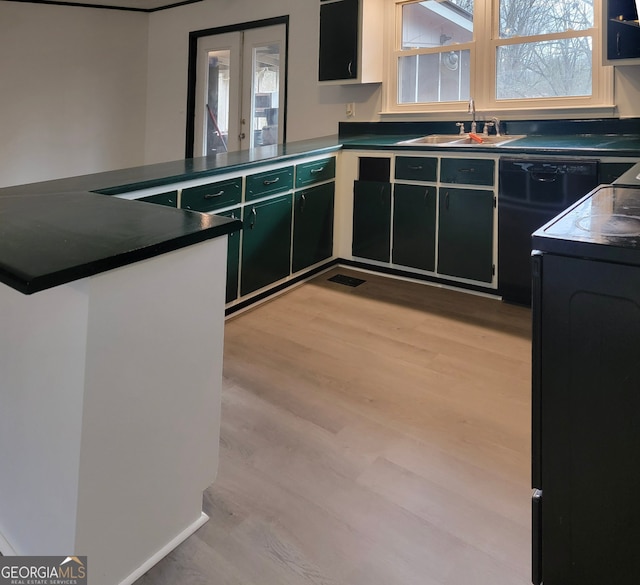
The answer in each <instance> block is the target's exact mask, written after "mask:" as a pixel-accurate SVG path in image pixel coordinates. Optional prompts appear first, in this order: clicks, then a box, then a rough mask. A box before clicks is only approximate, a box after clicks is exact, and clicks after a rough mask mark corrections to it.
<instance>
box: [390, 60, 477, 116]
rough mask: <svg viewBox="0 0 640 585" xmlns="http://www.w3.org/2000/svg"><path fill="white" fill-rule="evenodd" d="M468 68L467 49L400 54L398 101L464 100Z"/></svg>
mask: <svg viewBox="0 0 640 585" xmlns="http://www.w3.org/2000/svg"><path fill="white" fill-rule="evenodd" d="M470 71H471V67H470V52H469V51H468V50H467V51H445V52H443V53H429V54H426V55H411V56H407V57H400V59H399V61H398V102H399V103H401V104H411V103H425V102H448V101H466V100H468V99H469V83H470Z"/></svg>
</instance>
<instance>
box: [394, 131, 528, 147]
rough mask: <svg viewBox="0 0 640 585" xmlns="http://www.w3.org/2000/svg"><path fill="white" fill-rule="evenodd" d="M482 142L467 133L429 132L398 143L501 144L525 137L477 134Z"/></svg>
mask: <svg viewBox="0 0 640 585" xmlns="http://www.w3.org/2000/svg"><path fill="white" fill-rule="evenodd" d="M477 136H479V137H480V138H481V139H482V142H477V141H475V140H473V139H472V138H471V137H470V136H469V135H468V134H429V135H427V136H420V137H419V138H413V139H411V140H401V141H400V142H396V144H398V145H406V146H412V145H415V146H419V145H421V144H438V145H440V146H502V145H503V144H507V143H509V142H513V141H514V140H519V139H520V138H525V135H524V134H514V135H512V136H496V135H495V134H492V135H490V136H483V135H482V134H478V135H477Z"/></svg>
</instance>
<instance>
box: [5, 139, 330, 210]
mask: <svg viewBox="0 0 640 585" xmlns="http://www.w3.org/2000/svg"><path fill="white" fill-rule="evenodd" d="M340 146H341V145H340V143H339V142H338V137H337V136H329V137H325V138H317V139H313V140H302V141H299V142H293V143H289V144H284V145H283V144H280V145H273V146H261V147H259V148H254V149H253V150H243V151H241V152H229V153H226V154H219V155H217V156H207V157H200V158H191V159H181V160H176V161H171V162H166V163H157V164H153V165H144V166H141V167H132V168H129V169H119V170H117V171H109V172H105V173H95V174H92V175H80V176H77V177H69V178H64V179H57V180H54V181H44V182H41V183H30V184H28V185H18V186H16V187H7V188H5V189H0V197H1V196H2V195H3V194H4V193H5V192H9V193H12V194H19V193H29V194H32V193H53V192H58V193H61V192H63V191H94V192H99V193H103V194H105V195H119V194H122V193H127V192H130V191H137V190H139V189H147V188H150V187H160V186H162V185H171V184H173V183H179V182H182V181H189V180H192V179H199V178H206V177H214V176H215V175H220V174H223V173H233V172H236V171H237V172H241V171H243V170H245V169H247V168H249V167H256V166H260V165H266V164H269V163H273V162H274V161H276V160H277V161H278V162H285V161H287V160H292V161H293V160H295V159H296V158H300V157H302V156H305V155H308V154H309V153H313V154H322V153H323V152H327V153H330V152H335V151H337V150H339V149H340Z"/></svg>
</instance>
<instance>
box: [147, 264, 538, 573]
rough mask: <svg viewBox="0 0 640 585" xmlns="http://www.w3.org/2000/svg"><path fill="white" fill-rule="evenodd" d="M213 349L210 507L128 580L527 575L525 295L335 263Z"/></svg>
mask: <svg viewBox="0 0 640 585" xmlns="http://www.w3.org/2000/svg"><path fill="white" fill-rule="evenodd" d="M337 272H339V273H342V274H350V275H353V276H356V277H360V278H363V279H365V280H366V283H365V284H362V285H361V286H359V287H357V288H349V287H346V286H344V285H340V284H335V283H332V282H329V281H328V280H327V279H328V277H329V276H331V275H333V274H335V273H337ZM224 357H225V361H224V385H223V409H222V436H221V458H220V468H219V473H218V478H217V480H216V482H215V483H214V484H213V486H212V487H210V488H209V489H208V490H207V492H206V494H205V502H204V509H205V512H206V513H207V514H209V515H210V517H211V520H210V521H209V522H208V523H207V524H206V525H204V526H203V527H202V528H201V529H200V530H199V531H198V532H197V533H196V534H194V535H193V536H191V537H190V538H189V539H188V540H187V541H185V543H184V544H182V545H181V546H180V547H178V548H177V549H176V550H175V551H173V552H172V553H171V554H170V555H169V556H168V557H166V558H165V559H164V560H163V561H161V562H160V563H159V564H158V565H157V566H156V567H154V568H153V569H152V570H151V571H150V572H149V573H147V575H145V576H144V577H142V578H141V579H140V580H139V581H138V582H137V585H169V584H172V585H174V584H184V585H197V584H215V585H226V584H229V585H240V584H242V585H307V584H316V585H330V584H338V585H526V584H527V583H530V579H529V575H530V530H531V526H530V497H531V490H530V488H529V469H530V466H529V455H530V453H529V441H530V431H529V429H530V422H529V417H530V396H529V392H530V312H529V310H527V309H524V308H521V307H514V306H510V305H506V304H503V303H501V302H499V301H496V300H493V299H487V298H483V297H479V296H475V295H469V294H465V293H461V292H457V291H452V290H445V289H441V288H436V287H431V286H424V285H419V284H414V283H407V282H402V281H397V280H391V279H387V278H384V277H380V276H374V275H370V274H363V273H356V272H352V271H349V270H346V269H342V268H340V269H335V270H333V271H332V272H330V273H327V274H323V275H320V276H319V277H317V278H315V279H314V280H313V281H311V282H309V283H307V284H304V285H302V286H300V287H298V288H296V289H294V290H292V291H291V292H289V293H287V294H285V295H283V296H281V297H279V298H277V299H275V300H273V301H270V302H268V303H266V304H263V305H262V306H260V307H258V308H256V309H254V310H251V311H249V312H246V313H244V314H241V315H239V316H237V317H234V318H232V319H230V320H229V321H228V322H227V324H226V330H225V356H224Z"/></svg>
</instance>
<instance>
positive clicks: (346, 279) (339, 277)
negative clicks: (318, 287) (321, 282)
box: [329, 274, 367, 287]
mask: <svg viewBox="0 0 640 585" xmlns="http://www.w3.org/2000/svg"><path fill="white" fill-rule="evenodd" d="M329 280H330V281H331V282H337V283H338V284H344V285H345V286H352V287H356V286H360V285H361V284H363V283H364V282H367V281H366V280H362V279H361V278H353V276H347V275H345V274H336V275H335V276H332V277H331V278H329Z"/></svg>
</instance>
